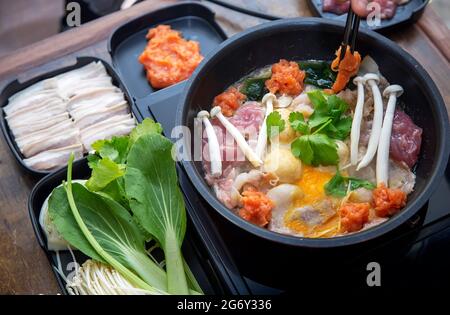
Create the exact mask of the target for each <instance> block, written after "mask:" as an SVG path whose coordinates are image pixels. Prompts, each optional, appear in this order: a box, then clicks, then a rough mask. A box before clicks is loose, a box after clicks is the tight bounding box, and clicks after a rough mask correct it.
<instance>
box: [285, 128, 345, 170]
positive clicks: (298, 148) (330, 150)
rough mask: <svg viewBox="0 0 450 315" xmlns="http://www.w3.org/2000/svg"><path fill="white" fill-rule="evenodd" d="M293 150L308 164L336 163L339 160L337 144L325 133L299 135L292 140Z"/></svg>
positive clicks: (295, 154)
mask: <svg viewBox="0 0 450 315" xmlns="http://www.w3.org/2000/svg"><path fill="white" fill-rule="evenodd" d="M291 151H292V154H293V155H294V156H296V157H298V158H300V159H301V160H302V161H303V162H304V163H305V164H308V165H314V166H318V165H336V164H338V162H339V155H338V153H337V147H336V144H335V143H334V141H333V140H332V139H330V138H328V137H327V136H326V135H324V134H313V135H304V136H301V137H299V138H298V139H296V140H295V141H294V142H292V144H291Z"/></svg>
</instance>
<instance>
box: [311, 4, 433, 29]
mask: <svg viewBox="0 0 450 315" xmlns="http://www.w3.org/2000/svg"><path fill="white" fill-rule="evenodd" d="M307 1H308V5H309V7H310V8H311V10H312V12H313V13H314V14H315V15H316V16H319V17H322V18H326V19H332V20H337V21H342V22H345V20H346V18H347V14H343V15H337V14H334V13H330V12H323V11H322V1H323V0H307ZM429 2H430V0H411V1H410V2H408V3H407V4H405V5H402V6H398V7H397V12H396V13H395V15H394V17H392V19H389V20H381V23H380V25H379V26H375V27H369V26H368V25H367V22H366V20H362V21H361V26H363V27H364V28H370V29H371V30H373V31H378V32H388V31H390V30H393V29H395V28H397V27H399V26H402V25H405V24H408V23H413V22H416V21H417V20H418V19H419V18H420V17H421V16H422V14H423V12H424V10H425V7H426V6H427V4H428V3H429Z"/></svg>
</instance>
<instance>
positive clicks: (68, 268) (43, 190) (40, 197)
mask: <svg viewBox="0 0 450 315" xmlns="http://www.w3.org/2000/svg"><path fill="white" fill-rule="evenodd" d="M66 172H67V168H62V169H60V170H58V171H56V172H55V173H53V174H49V175H47V176H46V177H44V178H43V179H41V180H40V181H39V182H38V184H37V185H36V186H35V187H34V188H33V190H32V192H31V194H30V197H29V200H28V211H29V215H30V219H31V222H32V226H33V229H34V231H35V234H36V238H37V240H38V242H39V245H40V246H41V247H42V249H43V250H44V252H45V253H46V255H47V258H48V260H49V262H50V264H51V266H52V268H53V271H54V273H55V276H56V279H57V282H58V284H59V286H60V288H61V290H62V291H63V293H64V294H67V290H66V287H65V281H64V279H63V278H62V276H61V275H60V274H59V273H58V272H57V271H56V268H57V266H58V264H60V265H61V267H62V270H63V271H64V275H65V276H68V275H69V274H70V273H71V272H73V271H74V268H75V265H74V264H73V258H72V255H71V254H70V252H69V251H60V252H59V262H58V255H57V254H56V252H53V251H49V250H48V249H47V242H46V236H45V233H44V231H43V230H42V228H41V226H40V225H39V213H40V210H41V207H42V204H43V202H44V200H45V199H46V198H47V197H48V196H49V195H50V193H51V192H52V190H53V189H54V188H55V187H57V186H58V185H60V184H61V183H62V181H63V180H65V179H66ZM89 176H90V169H89V167H88V165H87V161H86V159H83V160H79V161H76V162H75V163H74V165H73V178H74V179H85V178H88V177H89ZM187 226H188V228H187V232H186V237H185V241H184V243H183V255H184V258H185V259H186V261H187V262H188V264H189V266H190V267H191V270H192V272H193V273H194V275H195V277H196V279H197V280H198V282H199V284H200V286H201V287H202V289H203V290H204V292H205V294H230V293H234V292H232V291H230V290H229V289H228V288H227V286H224V285H222V281H221V280H220V279H221V278H220V275H218V274H217V273H216V271H215V268H214V267H213V264H212V263H211V261H210V260H209V259H208V258H207V254H206V251H205V249H204V247H203V246H202V245H201V244H202V243H201V242H199V235H198V234H197V231H196V230H195V229H194V228H193V224H192V221H191V220H189V219H188V224H187ZM75 258H76V261H77V263H78V264H80V265H81V264H82V263H83V262H84V261H86V260H87V259H88V257H86V256H85V255H83V254H82V253H81V252H78V251H75Z"/></svg>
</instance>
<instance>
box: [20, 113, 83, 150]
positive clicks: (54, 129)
mask: <svg viewBox="0 0 450 315" xmlns="http://www.w3.org/2000/svg"><path fill="white" fill-rule="evenodd" d="M72 129H75V124H74V123H73V121H72V120H70V119H66V120H63V121H61V122H59V123H57V124H55V125H53V126H51V127H49V128H46V129H43V130H39V131H37V132H33V133H30V134H28V135H25V136H23V137H20V138H16V143H17V146H18V147H19V148H23V147H24V146H25V145H27V144H30V143H32V142H35V141H38V140H41V141H43V140H45V139H48V138H51V137H52V136H53V135H55V134H59V133H62V132H66V131H67V130H72Z"/></svg>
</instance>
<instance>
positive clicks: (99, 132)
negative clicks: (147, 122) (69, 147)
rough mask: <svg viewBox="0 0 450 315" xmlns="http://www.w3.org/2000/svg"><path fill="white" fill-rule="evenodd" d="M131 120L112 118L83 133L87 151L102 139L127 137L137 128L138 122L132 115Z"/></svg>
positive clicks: (82, 139) (82, 136) (83, 141)
mask: <svg viewBox="0 0 450 315" xmlns="http://www.w3.org/2000/svg"><path fill="white" fill-rule="evenodd" d="M125 116H128V117H129V118H127V119H124V118H119V117H121V116H114V117H111V118H109V119H107V120H105V121H104V122H101V123H99V124H96V125H93V126H91V127H88V128H86V129H84V130H82V131H81V141H82V143H83V145H84V148H85V149H86V151H88V152H89V151H90V150H91V149H92V147H91V146H92V143H94V142H95V141H97V140H101V139H110V138H112V137H113V136H123V135H127V134H129V133H130V132H131V130H133V128H134V127H135V126H136V120H135V119H134V118H133V117H130V115H125Z"/></svg>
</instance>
